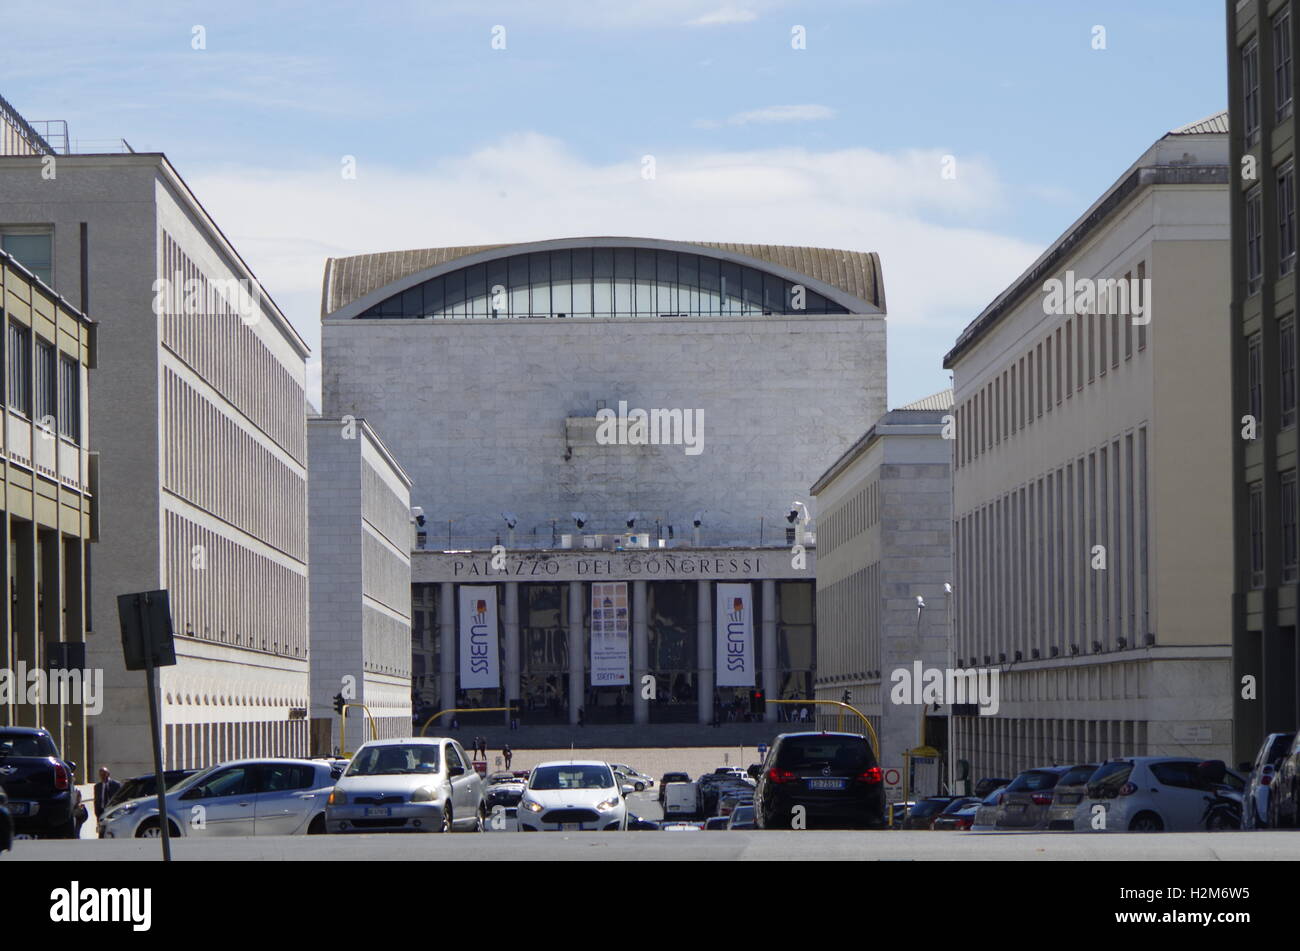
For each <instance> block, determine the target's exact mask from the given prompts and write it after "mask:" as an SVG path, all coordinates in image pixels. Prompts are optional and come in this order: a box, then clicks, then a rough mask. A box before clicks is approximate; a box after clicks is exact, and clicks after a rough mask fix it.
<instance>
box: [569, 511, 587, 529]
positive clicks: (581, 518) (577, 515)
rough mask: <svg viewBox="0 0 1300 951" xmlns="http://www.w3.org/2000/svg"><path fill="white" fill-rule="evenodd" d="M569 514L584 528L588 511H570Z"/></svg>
mask: <svg viewBox="0 0 1300 951" xmlns="http://www.w3.org/2000/svg"><path fill="white" fill-rule="evenodd" d="M569 515H570V516H572V517H573V524H574V525H577V526H578V527H579V528H582V526H584V525H586V524H587V513H586V512H570V513H569Z"/></svg>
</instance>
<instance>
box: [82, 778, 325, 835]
mask: <svg viewBox="0 0 1300 951" xmlns="http://www.w3.org/2000/svg"><path fill="white" fill-rule="evenodd" d="M338 775H339V770H338V768H337V767H334V766H332V765H331V764H329V763H328V762H323V761H321V760H301V759H245V760H235V761H233V762H229V763H219V764H218V765H216V766H212V767H210V768H208V769H205V770H203V771H202V772H199V773H195V774H194V775H193V776H190V777H188V778H187V779H184V780H182V781H181V782H180V783H177V784H176V785H175V786H173V787H171V788H170V789H168V790H167V792H166V794H165V802H166V807H167V815H168V817H169V819H170V833H171V834H172V835H175V836H232V835H301V834H304V833H310V834H313V835H315V834H320V833H323V832H325V800H326V799H327V798H328V796H329V792H330V789H331V788H333V786H334V781H335V779H336V778H337V777H338ZM99 828H100V833H99V834H100V837H101V838H106V839H129V838H132V837H134V838H144V839H147V838H156V837H158V836H160V835H161V834H162V830H161V827H160V825H159V822H158V797H157V796H147V797H144V798H141V799H132V800H129V801H127V802H123V803H119V804H118V805H116V806H113V807H112V808H111V809H109V810H108V811H107V812H106V813H104V815H103V817H102V818H101V819H100V820H99Z"/></svg>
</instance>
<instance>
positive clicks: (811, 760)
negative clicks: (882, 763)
mask: <svg viewBox="0 0 1300 951" xmlns="http://www.w3.org/2000/svg"><path fill="white" fill-rule="evenodd" d="M875 759H876V758H875V756H873V755H872V753H871V747H870V746H868V745H867V741H866V740H864V739H862V738H861V737H856V736H793V737H790V738H789V739H787V740H786V741H785V742H783V743H782V744H781V749H780V751H779V752H778V754H777V759H776V765H777V766H779V767H781V768H782V769H813V768H820V767H826V766H829V767H830V768H831V769H834V770H839V771H842V772H855V773H858V772H862V771H864V770H867V769H870V768H871V767H873V766H875V765H876V762H875Z"/></svg>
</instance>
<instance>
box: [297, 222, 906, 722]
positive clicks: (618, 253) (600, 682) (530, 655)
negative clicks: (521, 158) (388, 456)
mask: <svg viewBox="0 0 1300 951" xmlns="http://www.w3.org/2000/svg"><path fill="white" fill-rule="evenodd" d="M884 309H885V301H884V291H883V286H882V283H881V276H880V265H879V260H878V259H877V257H876V256H875V255H874V254H868V253H860V252H850V251H837V250H828V249H818V248H792V247H772V246H751V245H736V244H710V243H696V242H680V241H665V240H658V239H642V238H609V237H602V238H566V239H558V240H551V241H540V242H534V243H529V244H513V245H496V246H490V247H459V248H435V249H430V250H423V251H401V252H389V253H382V254H368V255H361V256H358V257H353V258H344V259H332V260H330V261H329V262H328V263H327V266H326V272H325V280H324V294H323V300H322V317H323V326H322V346H323V351H324V358H323V387H322V388H323V403H324V405H323V407H322V409H323V412H324V413H326V414H328V415H330V416H342V415H353V416H358V417H361V416H364V417H365V418H366V419H367V420H368V421H370V422H371V423H372V424H374V425H375V427H376V428H377V429H379V431H381V432H382V433H383V434H384V438H385V440H386V441H387V442H388V445H389V446H390V447H391V448H392V451H393V455H394V456H395V457H396V458H397V460H398V461H399V462H400V463H401V465H402V467H403V468H404V469H405V470H406V471H407V472H408V473H410V476H411V480H412V488H411V501H412V503H413V504H414V505H415V506H416V507H418V508H419V509H421V510H422V512H423V514H424V519H425V525H424V526H423V531H424V534H425V542H424V549H423V550H417V551H416V552H415V553H414V554H413V563H412V574H413V579H414V584H415V588H414V593H413V612H414V616H413V621H414V626H413V640H414V644H415V646H414V655H415V656H414V661H415V668H414V670H413V679H414V681H415V689H416V691H417V693H418V697H419V702H420V703H421V704H422V705H424V706H425V707H426V708H429V709H445V708H448V707H452V706H459V707H472V706H475V705H477V706H498V705H502V704H503V703H505V702H507V701H517V702H518V704H519V706H520V708H521V709H522V711H523V717H522V719H523V722H524V723H526V724H527V723H539V722H552V723H561V724H576V723H578V722H579V721H581V722H584V723H626V724H629V725H632V724H638V725H640V724H650V723H669V722H677V723H685V724H701V723H710V722H713V721H715V720H717V721H720V722H723V723H725V722H728V721H730V720H733V719H734V720H744V719H747V718H748V719H753V718H754V716H755V714H756V713H757V711H756V710H755V708H754V704H755V703H756V702H757V701H758V700H759V697H758V694H759V693H760V692H761V693H763V694H764V695H765V696H766V697H771V698H783V697H791V698H803V699H806V698H809V697H811V695H812V691H813V683H812V679H813V670H814V663H815V656H816V655H815V635H814V629H815V623H814V615H815V608H814V593H813V579H814V571H815V550H814V541H815V540H814V536H813V533H812V532H811V528H812V525H811V521H810V516H811V513H810V511H809V507H808V505H807V489H808V485H809V482H810V479H811V478H812V477H813V476H814V475H815V474H816V473H817V472H819V471H821V469H822V468H824V466H825V461H826V460H827V459H833V458H835V457H836V456H837V455H839V454H840V453H842V452H843V451H845V450H846V449H848V447H849V446H851V445H852V444H853V442H854V440H856V439H857V438H858V437H859V436H860V435H861V434H862V433H863V432H864V431H865V430H866V429H867V428H868V427H869V426H870V425H871V424H872V422H874V421H875V420H876V419H877V418H878V417H879V416H880V415H881V413H883V412H884V409H885V406H884V399H885V382H886V381H885V326H884ZM800 539H802V541H803V542H804V544H802V545H801V546H799V547H798V549H797V550H796V545H798V542H799V541H800ZM498 544H499V546H500V547H499V549H498V551H497V552H496V553H495V554H494V552H493V548H494V546H496V545H498ZM719 632H721V635H720V633H719ZM728 637H730V638H732V640H731V641H730V642H728V640H727V638H728ZM485 638H486V640H484V639H485ZM729 651H734V652H735V653H734V654H729V653H728V652H729ZM480 652H486V654H484V653H480ZM484 656H486V657H487V658H488V661H487V663H486V665H484V664H483V663H482V661H481V660H480V658H482V657H484ZM647 678H651V679H647ZM777 715H778V708H777V707H776V706H775V705H769V707H768V708H767V710H766V712H765V716H766V717H768V718H769V719H775V718H776V717H777Z"/></svg>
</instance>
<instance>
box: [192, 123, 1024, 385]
mask: <svg viewBox="0 0 1300 951" xmlns="http://www.w3.org/2000/svg"><path fill="white" fill-rule="evenodd" d="M942 151H943V150H941V149H935V150H920V149H918V150H909V151H903V152H896V153H885V152H877V151H874V150H871V149H865V148H850V149H836V150H828V151H812V150H809V149H804V148H785V149H765V150H753V151H744V152H728V151H713V152H696V153H669V152H665V153H661V154H658V155H656V157H655V158H656V177H655V178H654V179H653V180H649V181H647V180H645V179H643V178H642V177H641V156H640V155H635V156H629V157H628V158H627V160H626V161H624V162H620V163H617V164H609V165H598V164H592V163H590V162H588V161H585V160H584V159H582V158H580V157H578V156H576V155H574V154H573V153H572V152H570V151H569V150H568V149H567V148H566V147H565V146H564V145H563V143H561V142H559V141H557V140H555V139H553V138H549V137H546V136H541V135H536V134H525V135H518V136H512V137H508V138H506V139H503V140H501V141H499V142H495V143H493V144H491V145H488V146H486V147H484V148H481V149H479V150H477V151H475V152H473V153H470V154H466V155H464V156H461V157H458V158H455V159H452V160H448V161H441V162H436V163H434V164H432V165H431V166H429V167H425V168H415V169H411V168H401V169H398V168H394V167H391V166H388V165H384V164H381V163H380V159H379V158H373V159H372V158H369V157H367V156H365V155H361V156H359V157H358V159H359V164H358V175H357V179H356V180H355V181H348V180H343V179H342V178H341V176H340V174H339V171H338V166H337V164H336V163H335V162H333V161H332V160H330V161H326V160H324V159H322V161H321V163H320V164H319V166H316V167H311V168H297V169H292V170H290V169H279V168H249V167H227V168H222V169H211V170H208V171H206V172H203V173H201V174H193V173H191V174H189V175H187V178H188V180H189V182H190V185H191V186H192V187H193V188H194V190H195V193H196V194H197V195H198V196H199V197H200V200H202V201H203V202H204V204H205V206H206V207H207V208H208V210H209V211H210V212H211V213H212V214H213V216H214V217H215V218H216V220H217V221H218V222H220V224H221V226H222V228H223V229H224V230H225V232H226V234H227V235H228V236H229V237H230V238H231V240H232V241H234V243H235V245H236V246H237V247H238V248H239V249H240V252H241V254H243V256H244V257H245V259H246V260H247V261H248V262H249V264H250V265H251V266H252V267H253V269H254V271H255V272H256V273H257V275H258V277H259V278H261V280H262V281H263V282H264V284H265V286H266V287H267V289H268V290H269V291H270V292H271V294H272V296H273V297H274V298H275V299H276V301H277V303H279V304H280V306H281V307H282V308H283V309H284V311H285V312H286V313H287V314H288V315H289V316H290V318H291V319H292V320H293V321H294V323H295V325H296V326H297V327H298V329H299V331H300V332H301V333H302V334H303V336H304V337H305V338H307V340H308V342H309V343H310V344H311V346H312V349H313V350H314V351H318V350H319V339H320V329H319V315H320V288H321V278H322V274H323V268H324V261H325V258H326V257H329V256H346V255H349V254H360V253H367V252H374V251H385V250H394V249H401V248H423V247H438V246H443V245H461V244H476V243H498V242H512V241H533V240H541V239H544V238H553V237H570V236H583V235H633V236H645V237H658V238H676V239H681V240H697V241H735V242H747V243H753V244H788V245H811V246H818V247H832V248H845V249H850V250H861V251H878V252H879V253H880V256H881V261H882V268H883V272H884V284H885V290H886V297H887V304H888V310H889V316H890V357H891V369H890V374H891V378H892V379H893V380H894V381H895V384H894V385H893V386H891V392H892V393H894V395H896V396H898V397H899V400H892V401H891V404H892V403H893V402H899V401H901V400H902V399H910V398H915V397H918V396H923V395H925V393H926V392H931V391H934V390H938V389H941V388H942V386H943V385H945V383H944V380H946V374H944V373H943V371H942V370H940V368H939V364H940V360H941V358H942V356H943V354H944V352H946V350H947V349H948V348H949V347H951V345H952V342H953V341H954V340H955V339H956V337H957V334H958V333H959V332H960V331H961V329H962V327H964V326H965V325H966V323H968V322H969V321H970V320H971V319H972V318H973V317H974V316H975V315H976V314H977V313H979V311H980V310H981V309H982V308H983V307H984V306H985V305H986V304H987V303H988V302H989V301H990V300H992V299H993V297H995V296H996V295H997V293H999V292H1000V291H1001V290H1002V289H1003V288H1004V287H1005V286H1006V285H1007V284H1008V283H1009V282H1010V281H1011V280H1012V279H1014V278H1015V277H1016V276H1017V275H1018V274H1019V273H1020V271H1021V270H1023V269H1024V267H1026V266H1027V265H1028V264H1029V263H1030V262H1031V261H1032V260H1033V259H1034V258H1035V257H1036V256H1037V255H1038V253H1039V252H1040V251H1041V250H1042V249H1041V248H1039V247H1037V246H1033V245H1029V244H1027V243H1026V242H1023V241H1020V240H1018V239H1016V238H1013V237H1010V236H1008V235H1004V234H999V233H997V232H995V231H992V230H990V229H987V228H985V227H982V226H981V225H980V221H981V220H982V219H983V218H984V217H986V216H993V215H996V214H1000V213H1002V212H1004V211H1005V209H1006V206H1007V205H1008V203H1009V199H1008V198H1007V192H1006V191H1005V190H1004V188H1003V186H1002V185H1001V183H1000V182H999V180H998V178H997V176H996V174H995V173H994V171H993V170H992V169H991V168H990V167H989V166H988V165H987V164H986V163H983V162H981V161H980V160H979V159H977V158H973V157H967V158H964V159H963V161H962V164H961V166H960V174H959V177H958V179H957V180H955V181H947V180H944V179H943V178H942V177H941V175H940V170H941V158H942ZM377 154H379V153H377ZM909 374H910V375H913V376H916V382H915V383H914V385H913V388H912V389H905V390H902V391H899V383H900V381H901V382H906V381H907V379H908V378H909ZM311 377H312V380H313V383H315V382H316V381H318V380H319V369H318V366H317V367H313V368H311ZM313 398H315V399H319V394H318V393H317V392H315V391H313Z"/></svg>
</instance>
